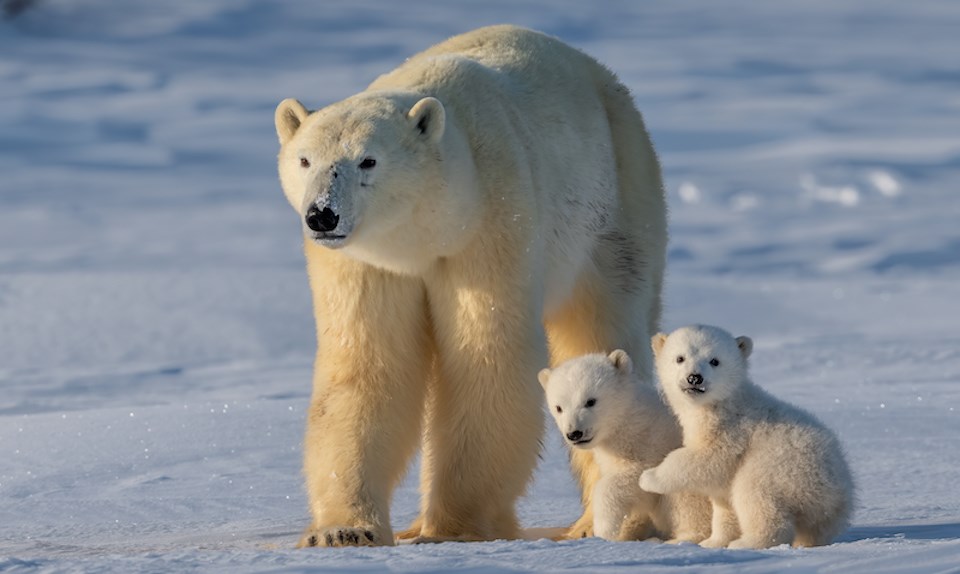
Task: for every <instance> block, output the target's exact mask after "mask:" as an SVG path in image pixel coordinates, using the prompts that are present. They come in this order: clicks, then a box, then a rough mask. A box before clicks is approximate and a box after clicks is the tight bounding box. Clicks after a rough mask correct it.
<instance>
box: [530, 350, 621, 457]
mask: <svg viewBox="0 0 960 574" xmlns="http://www.w3.org/2000/svg"><path fill="white" fill-rule="evenodd" d="M632 370H633V365H632V363H631V361H630V357H629V356H627V354H626V353H625V352H624V351H621V350H617V351H614V352H613V353H610V355H602V354H594V355H584V356H582V357H578V358H576V359H571V360H569V361H566V362H564V363H563V364H561V365H559V366H558V367H557V368H555V369H543V370H542V371H540V374H539V379H540V385H541V386H542V387H543V389H544V391H545V392H546V396H547V408H549V409H550V413H551V414H552V415H553V420H554V421H556V423H557V427H558V428H559V429H560V432H561V434H563V437H564V439H565V440H566V441H567V443H569V444H570V445H572V446H574V447H577V448H593V447H594V446H597V445H602V444H603V443H604V442H605V441H606V440H607V439H608V438H609V437H610V436H611V434H612V433H616V432H617V431H616V427H617V425H618V423H617V422H616V421H618V420H619V419H620V417H621V413H622V411H623V409H624V407H625V405H628V404H630V403H631V401H633V400H634V399H633V382H632V381H631V379H630V374H631V372H632Z"/></svg>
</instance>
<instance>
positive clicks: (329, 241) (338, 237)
mask: <svg viewBox="0 0 960 574" xmlns="http://www.w3.org/2000/svg"><path fill="white" fill-rule="evenodd" d="M310 237H311V239H313V240H314V241H316V242H317V243H319V244H320V245H323V246H324V247H338V246H339V245H340V244H342V243H343V242H344V240H345V239H346V238H347V236H346V235H343V234H340V233H322V232H315V233H311V234H310Z"/></svg>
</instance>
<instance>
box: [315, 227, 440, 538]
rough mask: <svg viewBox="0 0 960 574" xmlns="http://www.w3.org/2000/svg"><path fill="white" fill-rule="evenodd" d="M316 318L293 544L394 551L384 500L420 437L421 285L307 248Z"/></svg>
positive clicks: (423, 364)
mask: <svg viewBox="0 0 960 574" xmlns="http://www.w3.org/2000/svg"><path fill="white" fill-rule="evenodd" d="M307 261H308V268H309V272H310V280H311V287H312V290H313V295H314V297H313V299H314V309H315V314H316V321H317V334H318V351H317V359H316V365H315V367H314V382H313V384H314V387H313V398H312V400H311V404H310V410H309V413H308V416H307V432H306V437H305V439H304V475H305V478H306V487H307V496H308V500H309V504H310V510H311V513H312V515H313V522H312V524H311V525H310V527H308V528H307V530H306V531H305V532H304V534H303V536H302V538H301V540H300V543H299V546H301V547H303V546H358V545H392V544H393V542H394V541H393V531H392V529H391V527H390V495H391V493H392V491H393V488H394V487H395V486H396V484H397V482H398V481H399V479H400V478H401V476H402V475H403V472H404V470H405V468H406V465H407V463H408V462H409V460H410V458H411V456H412V455H413V453H414V451H415V449H416V445H417V440H418V438H419V435H420V421H421V418H422V413H423V403H424V399H425V394H426V377H427V366H428V362H429V354H430V346H429V328H428V322H427V316H426V304H425V293H424V289H423V286H422V283H421V282H420V281H419V280H416V279H411V278H404V277H400V276H398V275H393V274H388V273H385V272H382V271H379V270H376V269H374V268H372V267H369V266H366V265H363V264H360V263H356V262H353V261H351V260H348V259H345V258H343V257H341V256H340V255H339V254H337V253H335V252H332V251H328V250H325V249H323V248H321V247H317V246H315V245H313V244H312V243H309V242H308V243H307Z"/></svg>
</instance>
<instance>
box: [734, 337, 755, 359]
mask: <svg viewBox="0 0 960 574" xmlns="http://www.w3.org/2000/svg"><path fill="white" fill-rule="evenodd" d="M737 347H739V348H740V354H741V355H743V358H744V359H746V358H747V357H749V356H750V353H752V352H753V341H751V340H750V337H737Z"/></svg>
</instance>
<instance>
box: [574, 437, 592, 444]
mask: <svg viewBox="0 0 960 574" xmlns="http://www.w3.org/2000/svg"><path fill="white" fill-rule="evenodd" d="M591 441H593V437H590V438H582V439H580V440H575V441H572V442H573V446H582V445H585V444H590V442H591Z"/></svg>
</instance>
